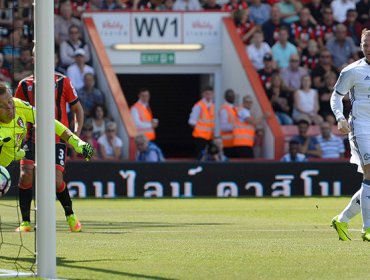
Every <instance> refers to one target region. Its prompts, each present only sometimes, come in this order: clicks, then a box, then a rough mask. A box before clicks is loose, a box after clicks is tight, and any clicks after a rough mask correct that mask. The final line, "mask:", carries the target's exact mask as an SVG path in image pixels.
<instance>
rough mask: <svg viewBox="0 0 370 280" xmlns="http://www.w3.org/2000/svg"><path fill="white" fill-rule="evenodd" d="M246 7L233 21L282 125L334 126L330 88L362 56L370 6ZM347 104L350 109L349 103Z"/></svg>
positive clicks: (290, 1) (284, 0) (364, 1)
mask: <svg viewBox="0 0 370 280" xmlns="http://www.w3.org/2000/svg"><path fill="white" fill-rule="evenodd" d="M246 3H247V5H246V6H245V5H244V6H240V5H239V6H235V9H234V10H233V16H234V20H235V23H236V25H237V30H238V32H239V34H240V37H241V39H242V40H243V41H244V42H245V44H246V52H247V54H248V55H249V57H250V60H251V62H252V64H253V66H254V67H255V69H256V71H258V73H259V75H260V80H261V83H262V85H263V87H264V89H265V91H266V94H267V97H268V98H269V100H270V102H271V105H272V107H273V109H274V111H275V113H276V116H277V118H278V121H279V122H280V124H282V125H291V124H297V123H298V122H299V120H301V119H305V120H307V121H308V122H309V123H310V124H316V125H320V124H321V123H322V122H323V121H327V122H329V123H330V124H331V125H333V124H335V119H334V117H333V115H332V113H331V110H330V107H329V99H330V95H331V93H332V87H333V85H334V83H335V81H336V79H337V77H338V74H339V72H340V71H341V70H342V69H343V68H344V67H345V66H347V65H348V64H350V63H352V62H353V61H355V60H357V59H359V58H360V57H362V53H361V51H360V48H359V42H360V39H361V38H360V36H361V31H362V29H363V28H369V27H370V18H369V15H370V2H369V1H368V0H357V1H354V0H332V1H330V0H307V1H297V0H280V1H266V3H261V1H260V0H252V1H247V2H246ZM277 75H278V76H280V77H281V79H278V77H277ZM273 84H274V86H273V89H272V85H273ZM344 102H345V108H349V107H350V104H349V103H350V102H349V100H348V99H345V100H344ZM346 113H347V114H348V113H349V110H348V109H347V110H346Z"/></svg>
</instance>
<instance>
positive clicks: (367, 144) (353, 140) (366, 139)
mask: <svg viewBox="0 0 370 280" xmlns="http://www.w3.org/2000/svg"><path fill="white" fill-rule="evenodd" d="M349 143H350V146H351V160H350V162H351V163H353V164H357V166H358V168H357V171H358V172H360V173H364V171H363V168H362V167H363V166H365V165H367V164H370V134H361V135H358V136H354V137H350V140H349Z"/></svg>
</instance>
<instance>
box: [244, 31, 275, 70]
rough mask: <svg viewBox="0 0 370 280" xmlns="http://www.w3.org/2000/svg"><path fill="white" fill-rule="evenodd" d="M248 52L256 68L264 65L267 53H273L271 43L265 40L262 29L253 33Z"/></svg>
mask: <svg viewBox="0 0 370 280" xmlns="http://www.w3.org/2000/svg"><path fill="white" fill-rule="evenodd" d="M247 53H248V56H249V59H250V61H251V62H252V64H253V66H254V68H256V70H261V69H262V68H263V67H264V63H263V57H264V56H265V55H266V54H267V53H270V54H271V48H270V46H269V44H267V43H266V42H264V36H263V33H262V31H260V30H257V31H256V32H255V33H254V34H253V36H252V40H251V44H250V45H249V46H247Z"/></svg>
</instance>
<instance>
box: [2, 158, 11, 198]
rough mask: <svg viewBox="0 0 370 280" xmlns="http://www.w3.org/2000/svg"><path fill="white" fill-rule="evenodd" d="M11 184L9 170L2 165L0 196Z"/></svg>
mask: <svg viewBox="0 0 370 280" xmlns="http://www.w3.org/2000/svg"><path fill="white" fill-rule="evenodd" d="M10 184H11V179H10V174H9V172H8V170H7V169H6V168H5V167H4V166H1V165H0V197H1V196H4V195H5V194H6V193H7V192H8V190H9V188H10Z"/></svg>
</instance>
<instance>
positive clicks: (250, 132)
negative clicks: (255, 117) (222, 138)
mask: <svg viewBox="0 0 370 280" xmlns="http://www.w3.org/2000/svg"><path fill="white" fill-rule="evenodd" d="M255 134H256V130H255V126H254V125H253V124H250V123H247V122H242V121H240V120H239V118H236V124H235V127H234V146H235V147H240V146H247V147H253V146H254V136H255Z"/></svg>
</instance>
